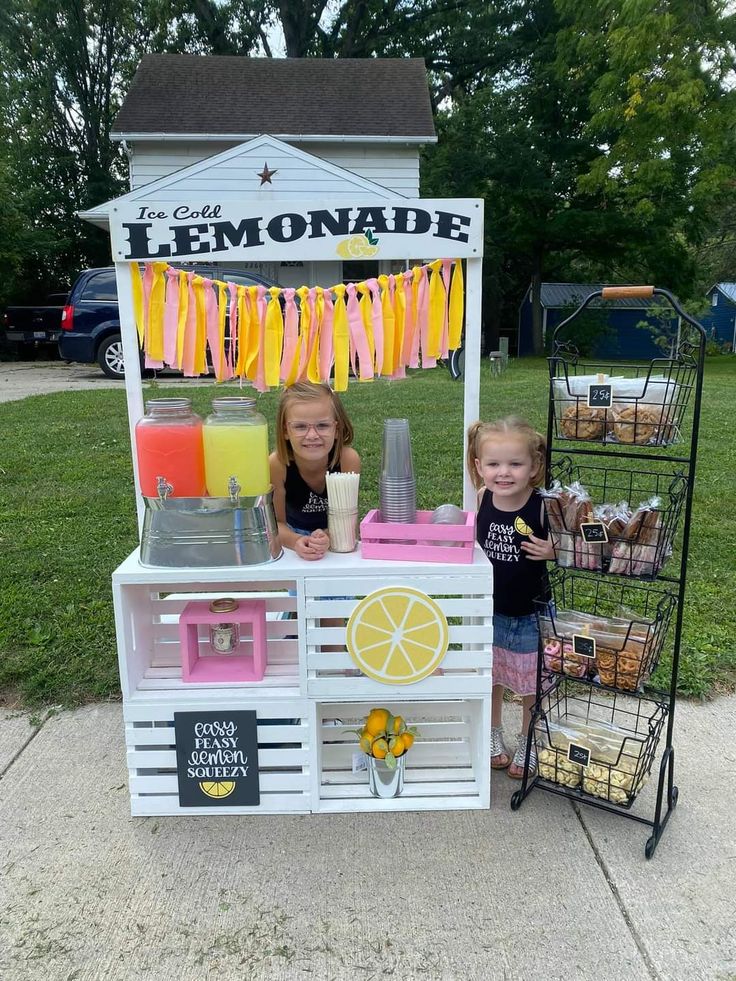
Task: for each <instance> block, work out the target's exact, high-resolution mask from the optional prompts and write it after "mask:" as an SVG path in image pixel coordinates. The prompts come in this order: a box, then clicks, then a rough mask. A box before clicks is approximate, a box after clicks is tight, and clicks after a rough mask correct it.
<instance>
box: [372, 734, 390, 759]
mask: <svg viewBox="0 0 736 981" xmlns="http://www.w3.org/2000/svg"><path fill="white" fill-rule="evenodd" d="M371 752H372V753H373V755H374V756H375V757H376V759H377V760H385V759H386V755H387V754H388V743H387V742H386V740H385V739H376V741H375V742H374V743H373V746H372V747H371Z"/></svg>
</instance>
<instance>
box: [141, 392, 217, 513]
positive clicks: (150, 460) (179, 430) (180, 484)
mask: <svg viewBox="0 0 736 981" xmlns="http://www.w3.org/2000/svg"><path fill="white" fill-rule="evenodd" d="M135 448H136V457H137V459H138V480H139V482H140V487H141V493H142V494H143V495H144V496H145V497H157V496H158V486H157V485H158V478H159V477H164V478H165V479H166V481H167V483H169V484H170V485H171V487H172V488H173V490H172V492H171V496H172V497H202V496H204V493H205V479H204V452H203V449H202V420H201V419H200V418H199V416H198V415H197V414H196V413H195V412H193V411H192V400H191V399H185V398H181V399H179V398H177V399H149V400H148V401H147V402H146V414H145V415H144V417H143V418H142V419H140V420H139V421H138V422H137V423H136V427H135Z"/></svg>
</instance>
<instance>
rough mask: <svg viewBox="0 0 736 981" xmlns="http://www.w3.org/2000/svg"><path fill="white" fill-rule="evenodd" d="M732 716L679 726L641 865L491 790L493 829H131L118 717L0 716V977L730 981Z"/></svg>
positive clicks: (116, 713)
mask: <svg viewBox="0 0 736 981" xmlns="http://www.w3.org/2000/svg"><path fill="white" fill-rule="evenodd" d="M735 706H736V701H734V699H720V700H718V701H716V702H714V703H712V704H708V705H702V706H701V705H693V704H682V705H680V706H679V707H678V713H679V720H678V725H677V732H678V741H677V746H678V749H679V756H678V774H677V782H678V784H679V787H680V802H679V804H678V807H677V810H676V811H675V813H674V815H673V817H672V819H671V821H670V824H669V827H668V828H667V831H666V834H665V836H664V838H663V839H662V841H661V843H660V845H659V848H658V850H657V853H656V854H655V856H654V858H653V859H652V860H651V861H650V862H647V861H646V860H645V858H644V854H643V847H644V842H645V840H646V838H647V829H646V828H644V827H642V826H641V825H637V824H635V823H633V822H631V821H625V820H622V819H621V818H618V817H615V816H612V815H608V814H606V813H604V812H600V811H595V810H592V809H590V808H583V809H581V810H580V812H579V813H578V812H577V810H576V809H575V808H574V807H573V806H572V805H571V804H570V803H569V802H567V801H564V800H562V799H559V798H555V797H551V796H549V795H546V794H543V793H542V792H541V791H534V792H533V793H532V795H531V796H530V797H529V799H528V800H527V801H526V802H525V803H524V804H523V806H522V808H521V810H520V811H518V812H517V813H515V814H513V813H512V812H511V811H510V809H509V797H510V793H511V790H512V789H513V786H515V785H512V782H511V781H510V780H509V779H508V777H506V776H505V774H495V773H494V775H493V805H492V807H491V810H490V811H469V812H452V811H449V812H428V813H421V814H412V813H398V814H374V815H371V814H337V815H329V816H327V815H312V816H310V815H305V816H289V815H278V816H271V817H269V816H247V817H219V818H218V817H191V818H187V817H158V818H131V817H130V813H129V806H128V788H127V771H126V763H125V749H124V736H123V720H122V710H121V708H120V706H118V705H90V706H87V707H85V708H82V709H79V710H77V711H75V712H70V713H63V714H61V715H57V716H54V717H52V718H50V719H49V720H48V721H47V722H45V724H43V725H41V727H40V728H37V727H35V726H33V725H30V724H29V720H28V718H27V717H24V716H21V715H18V714H13V713H10V712H7V711H6V712H5V713H4V714H3V713H0V773H1V774H2V779H1V780H0V789H1V792H0V856H2V857H1V858H0V863H1V865H0V936H1V937H2V938H3V942H2V943H0V977H2V978H3V979H6V978H7V981H72V979H74V981H118V979H119V981H129V979H135V981H137V979H141V981H143V979H147V981H172V979H176V981H206V979H212V981H214V979H218V981H230V979H233V981H235V979H238V981H241V979H243V978H247V979H249V981H261V979H263V981H281V979H311V981H328V979H334V981H371V979H376V981H377V979H379V978H385V977H389V978H393V979H403V981H408V979H417V981H419V979H424V981H440V979H441V981H475V979H478V981H527V979H529V981H532V979H533V981H556V979H560V981H562V979H564V981H601V979H603V978H611V979H615V981H629V979H631V981H634V979H636V981H639V979H641V981H670V979H672V981H691V979H693V981H728V979H734V978H736V917H734V912H736V909H735V907H734V898H733V897H734V894H736V843H735V841H734V834H733V807H732V796H733V776H734V768H735V766H736V727H734V725H733V718H734V707H735ZM729 788H730V789H729ZM652 791H653V787H652V785H651V784H650V785H649V787H647V788H646V789H645V791H644V793H643V794H642V796H641V798H640V802H637V805H636V806H637V807H639V804H640V803H641V804H642V805H645V806H644V807H643V808H642V809H643V811H644V812H646V813H650V814H651V807H652Z"/></svg>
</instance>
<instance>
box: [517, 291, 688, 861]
mask: <svg viewBox="0 0 736 981" xmlns="http://www.w3.org/2000/svg"><path fill="white" fill-rule="evenodd" d="M624 297H639V298H654V297H658V298H661V299H662V300H664V301H666V302H667V303H668V304H669V305H670V306H671V308H672V309H673V310H674V311H675V313H676V314H677V316H678V318H679V320H678V328H677V334H676V336H675V337H671V336H669V335H668V334H666V333H665V331H662V333H661V336H660V338H659V339H658V340H655V343H657V344H658V345H660V344H661V345H662V347H663V348H665V349H666V356H662V357H657V358H654V359H652V360H650V361H648V362H646V363H633V362H628V361H614V360H612V361H608V362H605V363H604V362H602V361H599V360H596V361H592V360H587V359H585V358H583V357H581V356H580V354H579V351H578V348H577V346H576V344H575V339H576V322H577V324H579V323H580V321H579V318H580V316H581V314H582V313H583V311H585V310H586V308H587V307H589V306H590V304H591V303H594V302H596V301H598V302H600V301H601V300H603V301H605V300H615V299H621V298H624ZM704 356H705V331H704V330H703V328H702V326H701V325H700V324H699V323H698V322H697V321H696V320H694V319H693V318H692V317H690V316H689V315H688V314H687V313H685V311H684V310H683V309H682V307H681V306H680V304H679V303H678V302H677V300H676V299H675V297H674V296H673V295H672V294H671V293H670V292H669V291H667V290H664V289H659V288H655V287H653V286H627V287H607V288H604V289H602V290H596V291H595V292H593V293H591V294H590V295H589V296H588V297H587V298H586V299H585V300H584V301H583V302H582V303H581V305H580V306H579V307H578V309H577V310H575V312H574V313H573V314H572V315H571V316H569V317H568V318H567V319H566V320H564V321H563V322H562V323H561V324H559V325H558V327H557V328H556V329H555V332H554V335H553V339H552V356H551V357H550V358H549V359H548V362H549V414H548V421H547V461H546V463H547V468H546V472H547V485H548V486H550V485H551V484H552V483H553V482H554V481H559V483H560V484H561V485H565V486H569V485H570V484H572V483H573V482H575V481H579V482H580V484H581V485H582V487H584V488H585V491H586V492H587V494H588V495H589V499H590V504H589V505H585V507H589V511H587V512H586V513H584V514H583V516H582V518H581V517H580V514H579V513H578V515H577V519H578V520H573V521H571V520H570V514H569V508H568V510H567V512H566V510H565V509H564V508H563V507H562V506H561V505H560V504H559V501H558V500H557V499H555V498H550V499H548V500H547V501H546V504H547V511H548V517H549V518H550V526H551V528H552V531H551V537H552V542H553V546H554V549H555V560H556V565H557V568H556V569H554V570H552V572H551V575H550V592H549V595H548V596H547V597H544V598H542V599H540V600H539V601H538V602H537V619H538V623H539V628H540V650H539V654H540V656H539V660H538V667H537V686H536V697H535V703H534V707H533V709H532V714H531V722H530V726H529V739H528V740H527V754H526V761H525V767H524V775H523V778H522V781H521V785H520V788H519V790H518V791H517V792H516V793H515V794H514V795H513V796H512V798H511V809H512V810H514V811H515V810H518V808H519V807H520V806H521V804H522V802H523V801H524V799H525V798H526V797H527V796H528V794H529V793H530V792H531V791H532V790H533V789H535V788H539V789H540V790H545V791H547V792H549V793H552V794H557V795H559V796H562V797H567V798H570V799H572V800H575V801H576V802H578V803H584V804H587V805H590V806H592V807H597V808H600V809H602V810H606V811H609V812H611V813H615V814H619V815H621V816H622V817H627V818H629V819H630V820H633V821H637V822H639V823H640V824H643V825H645V826H647V827H649V828H650V829H651V835H650V837H649V838H648V840H647V842H646V846H645V849H644V854H645V855H646V857H647V858H651V857H652V855H653V854H654V852H655V849H656V848H657V844H658V842H659V840H660V838H661V837H662V834H663V833H664V829H665V827H666V826H667V822H668V821H669V818H670V815H671V814H672V812H673V811H674V809H675V806H676V804H677V799H678V789H677V786H676V785H675V750H674V746H673V742H672V736H673V730H674V721H675V697H676V692H677V675H678V669H679V660H680V641H681V635H682V620H683V608H684V600H685V588H686V581H687V559H688V547H689V541H690V523H691V514H692V500H693V483H694V478H695V465H696V458H697V447H698V429H699V424H700V408H701V401H702V389H703V363H704ZM618 501H621V502H627V503H628V504H629V505H630V509H629V511H628V513H629V515H631V512H632V511H635V516H634V517H633V518H631V517H630V518H629V522H628V524H627V523H626V522H625V521H623V520H622V521H618V522H616V521H615V520H611V519H610V515H607V514H606V512H605V509H602V508H601V506H602V505H612V504H614V502H618ZM640 504H641V505H642V506H641V507H639V505H640ZM596 505H597V506H598V507H597V508H596ZM637 518H638V523H637ZM667 649H669V650H671V653H672V656H671V661H670V662H669V663H670V668H669V675H668V681H669V684H668V685H666V686H665V687H658V686H655V685H652V684H651V683H650V680H649V679H650V676H651V675H652V673H653V672H654V670H655V669H656V667H657V664H658V663H659V660H660V657H661V655H662V654H663V652H664V651H665V650H667ZM532 745H534V747H535V749H536V752H537V757H538V768H537V771H536V772H535V773H532V774H530V772H529V762H530V757H531V747H532ZM657 756H659V768H658V770H657V769H656V759H657ZM652 774H654V777H655V778H656V780H657V792H656V802H655V806H654V814H653V815H651V816H649V815H648V814H645V813H642V812H640V811H639V810H632V806H633V805H634V802H635V801H636V799H637V796H638V794H639V792H640V791H641V789H642V788H643V787H644V785H645V784H646V782H647V780H648V779H649V777H650V775H652Z"/></svg>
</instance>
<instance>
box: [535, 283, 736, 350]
mask: <svg viewBox="0 0 736 981" xmlns="http://www.w3.org/2000/svg"><path fill="white" fill-rule="evenodd" d="M604 285H609V284H606V283H542V290H541V293H542V329H543V332H544V338H545V346H548V345H549V343H550V341H551V336H552V331H553V330H554V328H555V327H556V326H557V324H559V323H561V322H562V321H563V320H564V319H565V318H566V317H568V316H569V315H570V314H571V313H572V312H573V310H575V309H576V308H577V307H578V306H579V305H580V303H581V302H582V301H583V300H584V299H585V297H586V296H588V294H589V293H593V292H595V290H600V289H602V288H603V286H604ZM734 289H735V290H736V286H734ZM588 310H590V311H591V313H590V315H587V313H586V317H585V320H583V319H582V318H581V320H580V321H578V325H576V327H575V328H573V329H575V330H576V333H577V335H578V339H580V337H581V335H582V334H585V340H586V344H585V346H586V347H587V350H585V351H584V353H585V354H586V355H588V356H592V357H595V358H614V359H618V358H621V359H625V360H632V361H637V360H649V359H651V358H657V357H659V358H661V357H662V354H663V351H662V348H661V347H659V346H658V345H657V344H655V341H654V338H655V336H656V335H657V333H660V334H661V333H663V332H666V334H667V336H668V337H672V338H675V337H676V336H677V328H678V317H677V316H676V315H675V314H674V312H673V315H672V317H671V318H670V319H668V320H666V321H665V322H664V323H661V322H660V321H658V320H657V318H656V317H654V316H652V314H651V306H650V302H649V301H647V300H641V299H637V298H635V297H632V298H626V299H624V300H607V301H606V302H602V301H601V300H600V299H598V300H595V301H594V302H593V303H592V304H591V305H590V306H589V307H588ZM734 312H736V309H735V310H734ZM642 322H645V323H646V324H648V325H649V329H647V328H646V327H642V326H640V325H641V323H642ZM732 322H733V321H732ZM571 339H572V338H571ZM578 346H579V345H578ZM532 352H533V344H532V288H531V285H530V286H529V288H528V289H527V291H526V293H525V294H524V299H523V300H522V302H521V306H520V307H519V333H518V338H517V353H518V355H519V356H520V357H521V356H523V355H525V354H532Z"/></svg>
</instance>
